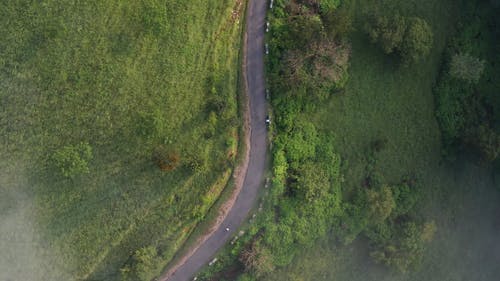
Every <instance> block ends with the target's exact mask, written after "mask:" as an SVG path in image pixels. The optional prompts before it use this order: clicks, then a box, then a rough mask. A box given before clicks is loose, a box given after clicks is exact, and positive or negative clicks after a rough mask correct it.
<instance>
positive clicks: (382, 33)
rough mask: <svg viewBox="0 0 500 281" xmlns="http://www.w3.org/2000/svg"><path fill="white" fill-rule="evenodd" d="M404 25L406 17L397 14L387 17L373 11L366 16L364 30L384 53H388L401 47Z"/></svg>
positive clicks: (404, 30)
mask: <svg viewBox="0 0 500 281" xmlns="http://www.w3.org/2000/svg"><path fill="white" fill-rule="evenodd" d="M406 27H407V24H406V19H405V18H403V17H402V16H401V15H399V14H395V15H393V16H392V17H388V16H385V15H380V14H377V13H375V14H372V15H370V16H368V22H367V23H366V24H365V31H366V32H367V33H368V35H369V36H370V39H371V41H372V42H373V43H377V44H379V45H380V47H381V48H382V50H383V51H384V53H386V54H390V53H393V52H395V51H397V50H399V48H400V47H401V45H402V43H403V39H404V35H405V32H406Z"/></svg>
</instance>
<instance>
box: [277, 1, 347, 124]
mask: <svg viewBox="0 0 500 281" xmlns="http://www.w3.org/2000/svg"><path fill="white" fill-rule="evenodd" d="M299 2H300V1H299ZM318 4H319V3H317V2H314V3H312V2H309V1H304V2H303V4H299V3H297V1H291V2H290V3H289V4H288V5H286V6H285V9H286V10H287V12H288V13H284V14H279V16H274V17H272V18H271V25H272V26H273V28H272V38H271V44H270V49H271V52H272V53H273V56H272V57H271V58H270V61H269V68H270V69H272V71H270V76H276V77H275V78H276V79H273V80H274V81H275V83H273V87H274V89H273V90H274V91H284V92H288V91H289V90H288V89H289V87H290V85H292V86H293V87H294V88H295V89H294V91H292V92H293V94H294V95H301V96H304V97H308V98H320V99H324V98H326V97H328V96H329V94H330V93H331V92H332V91H335V90H338V89H341V88H342V87H343V86H344V85H345V82H346V81H347V77H348V76H347V68H348V61H349V56H350V51H351V49H350V46H349V44H348V43H347V42H346V41H345V40H344V41H342V40H340V39H341V38H342V37H344V36H345V35H346V33H347V32H349V31H350V18H349V15H348V13H347V12H339V13H338V15H340V16H337V13H336V12H335V10H332V9H328V10H322V9H315V7H316V8H317V7H318ZM278 7H279V6H278ZM277 9H279V8H277ZM320 10H321V11H320ZM324 21H325V23H324ZM278 76H279V78H278ZM278 117H279V116H278Z"/></svg>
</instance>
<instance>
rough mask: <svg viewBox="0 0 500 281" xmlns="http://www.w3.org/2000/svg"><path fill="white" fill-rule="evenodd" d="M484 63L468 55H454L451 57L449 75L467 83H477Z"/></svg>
mask: <svg viewBox="0 0 500 281" xmlns="http://www.w3.org/2000/svg"><path fill="white" fill-rule="evenodd" d="M484 66H485V61H484V60H480V59H478V58H475V57H473V56H471V55H469V54H462V53H458V54H454V55H453V56H452V57H451V63H450V75H451V76H452V77H455V78H459V79H463V80H465V81H468V82H473V83H477V82H478V81H479V78H481V74H482V73H483V71H484Z"/></svg>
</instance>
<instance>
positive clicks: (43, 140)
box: [0, 0, 241, 280]
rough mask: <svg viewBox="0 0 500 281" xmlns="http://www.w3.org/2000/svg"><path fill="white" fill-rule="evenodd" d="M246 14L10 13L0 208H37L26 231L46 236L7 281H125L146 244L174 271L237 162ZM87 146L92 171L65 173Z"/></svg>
mask: <svg viewBox="0 0 500 281" xmlns="http://www.w3.org/2000/svg"><path fill="white" fill-rule="evenodd" d="M234 8H239V6H235V3H234V2H233V1H229V0H224V1H219V0H210V1H201V0H195V1H176V0H168V1H144V2H141V3H140V2H137V3H136V2H130V3H129V2H123V1H85V2H82V3H77V2H75V1H45V2H44V3H38V2H37V3H31V2H28V1H12V2H9V3H8V4H5V5H4V7H3V8H2V11H1V12H0V14H1V16H2V18H1V20H0V21H1V22H0V26H1V27H0V34H1V35H2V37H3V38H4V40H2V42H1V43H0V83H1V84H2V87H1V90H0V136H1V137H0V156H1V158H2V161H1V163H0V171H1V173H2V177H3V179H2V182H1V183H2V184H1V185H0V192H1V199H0V210H2V211H3V212H2V213H4V214H6V216H7V215H8V214H9V213H16V212H21V211H20V209H19V207H17V206H16V205H19V204H17V203H16V202H27V203H26V204H28V205H29V206H31V208H29V215H28V217H30V219H29V220H27V219H26V220H20V221H19V225H23V224H26V225H27V226H26V227H27V228H29V229H34V232H35V233H36V238H30V241H31V242H30V243H27V244H26V245H28V246H26V247H27V250H26V251H29V250H31V251H32V252H34V253H36V254H33V255H35V256H36V258H31V257H28V258H24V257H18V259H17V260H20V261H26V262H28V260H31V261H30V263H32V264H34V265H32V266H31V268H33V269H32V270H31V272H23V271H22V270H18V271H6V270H3V269H4V268H7V267H9V266H10V264H11V263H12V262H9V261H5V262H4V261H3V260H0V268H1V269H2V270H1V271H3V272H8V273H5V274H11V275H6V276H3V275H2V274H0V277H1V278H3V279H5V278H14V279H23V278H24V279H26V278H27V276H32V275H30V274H33V272H34V271H36V272H37V274H36V275H37V276H39V277H37V278H39V280H116V279H117V278H118V275H117V273H118V269H119V268H120V267H122V266H123V265H124V264H125V263H126V262H127V260H128V259H129V256H130V254H131V253H133V252H134V251H135V250H137V249H139V248H141V247H144V246H148V245H153V246H155V247H157V249H158V251H159V253H160V258H159V260H160V264H161V265H162V266H163V265H165V264H166V263H167V262H168V261H169V260H170V259H171V257H172V256H173V254H174V253H175V251H176V250H177V249H178V248H179V247H180V245H181V244H182V242H183V241H184V240H185V239H186V237H187V236H188V235H189V233H190V232H191V230H192V229H193V227H194V226H195V225H196V224H197V223H198V222H199V221H201V220H202V218H203V216H204V212H206V210H207V209H208V207H210V206H211V205H212V204H213V203H214V201H215V200H216V198H217V197H218V194H212V195H211V196H208V193H210V191H211V187H212V185H213V184H214V183H216V182H217V180H218V179H219V178H220V177H221V176H222V175H223V173H225V172H226V171H227V169H228V168H230V167H231V166H232V164H233V163H234V159H233V157H232V156H228V154H229V151H230V150H234V143H235V139H236V140H237V132H238V126H239V121H238V119H237V118H238V98H237V93H238V90H237V87H238V75H237V74H238V71H237V69H238V61H239V59H238V57H239V54H238V53H239V45H240V38H241V37H240V32H241V24H240V21H238V19H234V18H232V10H233V9H234ZM211 112H214V113H216V114H215V117H216V118H215V119H214V118H209V116H210V115H211V114H210V113H211ZM212 115H213V113H212ZM81 142H84V143H88V144H89V145H90V146H91V147H92V155H93V156H92V159H91V160H90V161H89V163H88V168H89V172H88V173H83V174H79V175H76V176H74V177H71V178H66V177H64V176H63V175H61V173H60V171H59V170H58V169H57V167H55V165H54V161H53V155H54V153H55V151H58V150H60V149H61V148H62V147H64V146H69V145H73V146H74V145H78V144H79V143H81ZM160 145H161V146H164V147H166V148H167V149H169V150H173V151H175V152H177V153H178V154H179V155H180V166H179V167H178V168H177V169H176V170H174V171H172V172H162V171H160V170H159V169H158V168H157V167H156V166H155V165H154V164H153V163H152V161H151V154H152V151H153V149H154V148H155V147H158V146H160ZM193 163H195V164H196V165H197V166H198V168H196V169H191V168H190V167H191V165H192V164H193ZM220 184H221V183H218V185H220ZM217 190H218V192H219V191H220V190H219V189H217ZM205 195H207V196H205ZM204 196H205V197H206V198H207V200H205V201H202V200H201V198H202V197H204ZM18 197H20V198H22V199H15V200H14V199H12V198H18ZM23 210H24V208H23ZM196 210H201V211H196ZM23 214H24V213H23ZM22 217H25V216H24V215H23V216H22ZM3 229H5V230H6V231H5V233H4V232H3V231H2V232H0V234H1V235H2V236H3V235H5V237H7V236H8V237H11V236H16V231H15V230H12V231H9V228H8V227H6V228H2V230H3ZM12 229H14V228H12ZM0 238H2V237H0ZM3 247H7V248H6V249H4V250H6V251H8V252H13V253H14V256H16V255H17V254H18V255H22V253H23V251H19V252H16V251H15V250H12V248H9V247H15V245H14V246H13V245H9V244H2V248H3ZM14 260H16V259H14ZM28 279H33V278H31V277H30V278H28ZM34 280H36V279H34Z"/></svg>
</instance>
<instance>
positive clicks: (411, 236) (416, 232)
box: [370, 221, 436, 272]
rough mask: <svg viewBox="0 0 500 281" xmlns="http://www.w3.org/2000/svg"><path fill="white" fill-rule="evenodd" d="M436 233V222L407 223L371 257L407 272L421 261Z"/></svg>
mask: <svg viewBox="0 0 500 281" xmlns="http://www.w3.org/2000/svg"><path fill="white" fill-rule="evenodd" d="M435 231H436V225H435V224H434V222H428V223H424V224H422V225H419V224H417V223H415V222H413V221H410V222H407V223H405V224H403V225H401V226H399V227H398V228H397V229H395V230H394V233H393V234H392V235H390V236H389V239H386V240H385V241H381V242H379V243H377V244H376V245H375V249H374V250H373V251H372V252H371V253H370V255H371V257H372V258H373V259H374V260H375V261H376V262H379V263H383V264H385V265H387V266H390V267H394V268H395V269H397V270H399V271H400V272H407V271H408V270H409V269H410V268H411V267H413V266H416V265H417V264H418V263H419V262H420V261H421V259H422V255H423V251H424V246H425V244H426V243H428V242H430V241H431V240H432V238H433V236H434V233H435Z"/></svg>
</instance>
